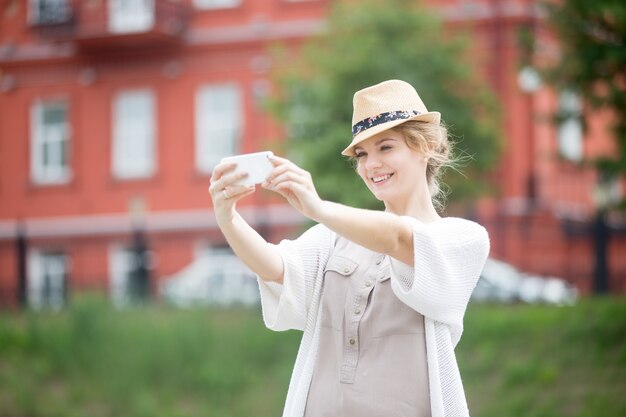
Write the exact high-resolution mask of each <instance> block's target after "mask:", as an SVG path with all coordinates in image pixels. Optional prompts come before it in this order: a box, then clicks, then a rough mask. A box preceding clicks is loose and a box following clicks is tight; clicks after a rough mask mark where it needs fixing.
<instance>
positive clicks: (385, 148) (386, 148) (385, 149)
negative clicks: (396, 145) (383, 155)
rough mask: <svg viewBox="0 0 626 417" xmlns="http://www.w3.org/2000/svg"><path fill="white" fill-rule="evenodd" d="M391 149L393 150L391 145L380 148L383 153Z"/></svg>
mask: <svg viewBox="0 0 626 417" xmlns="http://www.w3.org/2000/svg"><path fill="white" fill-rule="evenodd" d="M389 149H392V147H391V146H390V145H383V146H381V147H380V150H381V151H388V150H389Z"/></svg>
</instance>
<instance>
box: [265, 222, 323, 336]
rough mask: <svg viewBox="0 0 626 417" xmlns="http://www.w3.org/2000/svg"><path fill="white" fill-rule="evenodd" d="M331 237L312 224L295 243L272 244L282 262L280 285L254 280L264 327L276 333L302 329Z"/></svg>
mask: <svg viewBox="0 0 626 417" xmlns="http://www.w3.org/2000/svg"><path fill="white" fill-rule="evenodd" d="M333 241H334V234H333V233H332V232H331V231H330V230H329V229H328V228H326V227H325V226H323V225H319V224H318V225H315V226H313V227H312V228H310V229H309V230H307V231H306V232H304V233H303V234H302V235H301V236H300V237H299V238H298V239H296V240H283V241H281V242H280V243H279V244H278V245H274V247H275V249H276V251H277V252H278V253H279V254H280V256H281V258H282V260H283V270H284V273H283V282H282V284H281V283H277V282H268V281H264V280H262V279H261V278H260V277H257V281H258V282H259V290H260V293H261V309H262V312H263V321H264V322H265V325H266V326H267V327H268V328H269V329H271V330H275V331H282V330H290V329H296V330H304V327H305V324H306V321H307V316H308V312H309V307H310V305H311V300H312V295H313V292H314V288H315V287H316V282H317V281H318V280H321V279H322V276H323V273H324V267H325V265H326V263H327V262H328V258H329V254H330V250H331V249H332V245H333Z"/></svg>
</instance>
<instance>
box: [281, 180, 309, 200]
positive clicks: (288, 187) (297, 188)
mask: <svg viewBox="0 0 626 417" xmlns="http://www.w3.org/2000/svg"><path fill="white" fill-rule="evenodd" d="M274 191H276V192H278V193H279V194H281V195H282V196H284V197H286V198H287V199H290V198H294V199H295V200H299V198H300V197H299V196H301V195H303V194H304V193H306V192H307V190H306V188H305V187H304V186H303V185H302V184H299V183H297V182H295V181H284V182H282V183H280V184H279V185H277V186H276V187H275V188H274Z"/></svg>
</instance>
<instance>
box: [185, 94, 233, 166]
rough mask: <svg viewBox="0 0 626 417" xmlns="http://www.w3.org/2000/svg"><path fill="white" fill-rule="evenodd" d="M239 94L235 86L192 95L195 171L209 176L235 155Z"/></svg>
mask: <svg viewBox="0 0 626 417" xmlns="http://www.w3.org/2000/svg"><path fill="white" fill-rule="evenodd" d="M241 101H242V100H241V92H240V90H239V87H238V86H237V85H235V84H221V85H206V86H203V87H201V88H200V89H199V90H198V91H197V93H196V167H197V168H198V170H199V171H200V172H203V173H210V172H211V170H212V169H213V167H214V166H215V165H217V164H218V163H219V161H220V159H222V158H223V157H224V156H228V155H233V154H236V153H237V152H238V150H239V145H240V142H241V133H242V131H243V108H242V104H241Z"/></svg>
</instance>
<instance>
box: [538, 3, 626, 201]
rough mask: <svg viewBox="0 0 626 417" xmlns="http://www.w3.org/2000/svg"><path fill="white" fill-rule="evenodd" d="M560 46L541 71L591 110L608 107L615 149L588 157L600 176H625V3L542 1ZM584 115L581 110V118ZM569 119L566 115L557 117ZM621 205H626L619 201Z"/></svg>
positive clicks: (554, 83) (611, 177)
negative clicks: (559, 50) (557, 52)
mask: <svg viewBox="0 0 626 417" xmlns="http://www.w3.org/2000/svg"><path fill="white" fill-rule="evenodd" d="M545 7H546V9H547V11H548V22H549V23H550V25H551V27H552V28H553V29H554V31H555V33H556V35H557V38H558V41H559V44H560V48H561V56H560V59H559V60H558V62H555V63H553V65H551V66H550V68H548V69H547V70H546V71H545V74H546V75H547V79H548V82H549V83H550V84H552V85H554V86H556V87H557V88H558V89H562V90H564V89H567V90H571V91H574V92H576V93H578V94H580V96H581V97H582V98H583V99H584V102H585V103H586V104H587V105H588V107H589V108H590V109H596V110H597V109H609V110H610V111H611V112H612V113H613V115H614V122H613V125H612V126H611V129H612V134H613V136H614V138H615V143H616V145H617V146H616V152H615V153H613V154H612V155H609V156H605V157H601V158H598V159H596V160H594V161H592V162H593V163H594V164H595V165H596V167H597V168H598V169H599V171H600V173H601V176H602V178H604V179H607V178H608V179H613V178H616V177H619V176H624V175H625V174H626V2H624V0H595V1H587V0H563V1H560V2H555V3H545ZM586 115H587V114H586V113H585V112H583V114H582V117H583V120H584V118H585V116H586ZM564 117H568V115H566V114H561V115H558V118H564ZM622 205H623V206H624V208H626V205H624V203H623V202H622Z"/></svg>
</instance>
